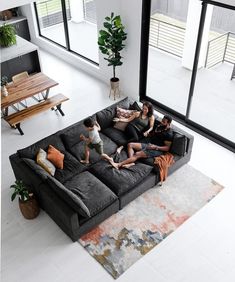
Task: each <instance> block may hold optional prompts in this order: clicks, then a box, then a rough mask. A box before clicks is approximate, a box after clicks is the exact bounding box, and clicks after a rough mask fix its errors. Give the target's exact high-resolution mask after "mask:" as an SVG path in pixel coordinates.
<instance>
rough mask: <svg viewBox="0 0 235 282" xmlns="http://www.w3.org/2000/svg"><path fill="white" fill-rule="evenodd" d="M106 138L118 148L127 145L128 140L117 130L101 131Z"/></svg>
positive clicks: (110, 128) (109, 128)
mask: <svg viewBox="0 0 235 282" xmlns="http://www.w3.org/2000/svg"><path fill="white" fill-rule="evenodd" d="M102 133H104V134H105V135H106V136H108V137H109V138H110V139H112V140H113V141H114V142H115V143H117V144H118V146H121V145H126V144H127V143H128V138H127V137H126V135H125V133H124V132H123V131H121V130H119V129H116V128H113V127H108V128H106V129H104V130H102Z"/></svg>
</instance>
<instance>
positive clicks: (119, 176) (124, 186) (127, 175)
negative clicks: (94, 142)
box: [89, 160, 152, 196]
mask: <svg viewBox="0 0 235 282" xmlns="http://www.w3.org/2000/svg"><path fill="white" fill-rule="evenodd" d="M89 171H91V172H92V173H93V174H94V175H95V176H96V177H97V178H99V179H100V180H101V181H102V182H104V183H105V184H106V185H107V186H108V187H109V188H110V189H112V191H113V192H114V193H115V194H116V195H117V196H121V195H123V194H125V193H127V192H128V191H130V190H131V189H133V188H134V187H135V186H136V185H137V184H138V183H140V182H141V181H142V180H143V179H144V178H145V177H147V176H148V175H149V174H150V172H151V171H152V167H151V166H148V165H145V164H143V163H136V165H134V166H132V167H130V168H121V169H116V168H113V167H112V166H111V165H110V164H109V163H108V162H106V161H103V160H101V161H99V162H97V163H96V164H94V165H93V166H92V167H90V168H89Z"/></svg>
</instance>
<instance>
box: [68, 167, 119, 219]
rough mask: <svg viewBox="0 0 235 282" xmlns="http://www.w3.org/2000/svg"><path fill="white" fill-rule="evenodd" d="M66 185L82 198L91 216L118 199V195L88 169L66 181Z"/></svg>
mask: <svg viewBox="0 0 235 282" xmlns="http://www.w3.org/2000/svg"><path fill="white" fill-rule="evenodd" d="M65 186H66V187H67V188H68V189H69V190H70V191H71V192H72V193H74V194H75V195H77V196H78V197H79V198H80V199H81V200H82V202H83V203H84V204H85V205H86V207H87V208H88V210H89V213H90V215H91V216H93V215H96V214H97V213H99V212H100V211H102V210H103V209H104V208H106V207H107V206H109V205H110V204H112V203H113V202H114V201H115V200H116V199H117V196H116V195H115V194H114V193H113V192H112V191H111V190H110V189H109V188H108V187H107V186H106V185H105V184H104V183H102V182H101V181H100V180H99V179H97V178H96V177H95V176H94V175H92V174H91V173H89V172H88V171H85V172H82V173H80V174H78V175H76V176H75V177H73V178H72V179H71V180H69V181H66V183H65Z"/></svg>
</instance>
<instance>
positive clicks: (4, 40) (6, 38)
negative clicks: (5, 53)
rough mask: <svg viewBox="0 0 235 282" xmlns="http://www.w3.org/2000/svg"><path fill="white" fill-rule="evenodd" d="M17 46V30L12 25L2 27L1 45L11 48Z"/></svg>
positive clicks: (0, 33)
mask: <svg viewBox="0 0 235 282" xmlns="http://www.w3.org/2000/svg"><path fill="white" fill-rule="evenodd" d="M14 44H16V33H15V28H14V26H13V25H11V24H4V25H3V26H0V45H1V46H3V47H9V46H11V45H14Z"/></svg>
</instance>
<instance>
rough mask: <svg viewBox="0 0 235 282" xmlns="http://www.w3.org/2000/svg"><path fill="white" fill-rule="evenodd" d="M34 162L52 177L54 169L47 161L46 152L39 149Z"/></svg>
mask: <svg viewBox="0 0 235 282" xmlns="http://www.w3.org/2000/svg"><path fill="white" fill-rule="evenodd" d="M36 160H37V164H39V165H40V166H41V167H42V168H43V169H45V171H47V172H48V173H50V174H51V175H53V176H54V174H55V170H56V167H55V166H54V164H53V163H52V162H50V161H49V160H48V159H47V152H46V151H44V150H43V149H41V148H40V149H39V152H38V153H37V157H36Z"/></svg>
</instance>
